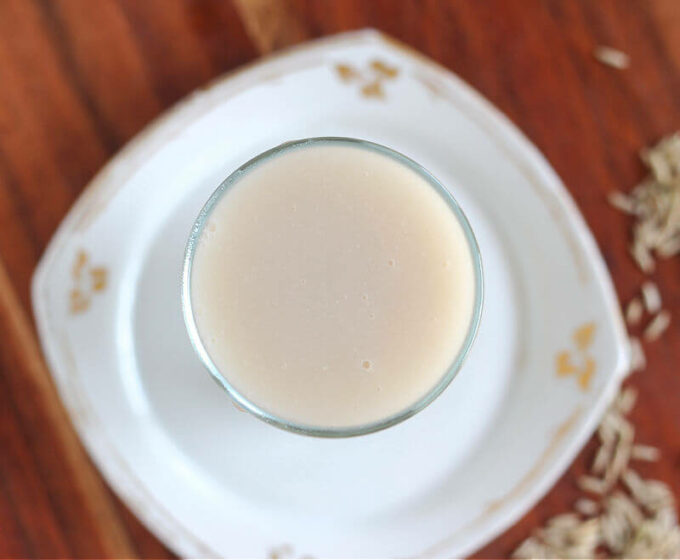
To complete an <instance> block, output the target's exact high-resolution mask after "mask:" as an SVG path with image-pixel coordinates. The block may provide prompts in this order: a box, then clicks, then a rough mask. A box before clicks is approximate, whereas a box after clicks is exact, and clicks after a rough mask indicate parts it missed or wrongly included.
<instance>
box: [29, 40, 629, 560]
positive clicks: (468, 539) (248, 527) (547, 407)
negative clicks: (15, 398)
mask: <svg viewBox="0 0 680 560" xmlns="http://www.w3.org/2000/svg"><path fill="white" fill-rule="evenodd" d="M310 136H352V137H357V138H365V139H368V140H373V141H376V142H379V143H382V144H385V145H387V146H390V147H392V148H394V149H396V150H398V151H400V152H402V153H404V154H406V155H408V156H410V157H412V158H413V159H415V160H416V161H418V162H420V163H421V164H423V165H424V166H425V167H426V168H428V169H429V170H430V171H432V172H433V173H434V174H435V175H436V176H437V177H438V178H439V179H440V180H441V181H442V183H443V184H444V185H447V186H448V188H450V190H451V191H452V192H453V194H454V196H455V197H456V199H457V200H458V201H459V202H460V204H461V206H462V207H463V209H464V210H465V212H466V214H467V215H468V217H469V219H470V222H471V224H472V226H473V229H474V230H475V232H476V235H477V237H478V240H479V244H480V247H481V251H482V258H483V261H484V267H485V283H486V302H485V311H484V316H483V319H482V326H481V329H480V332H479V337H478V340H477V342H476V344H475V346H474V348H473V351H472V353H471V355H470V357H469V360H468V362H467V363H466V365H465V367H464V368H463V370H462V372H461V373H460V374H459V375H458V377H457V378H456V379H455V380H454V382H453V383H452V384H451V386H450V387H449V388H448V389H447V390H446V391H445V392H444V394H443V395H442V396H441V397H440V398H439V399H437V400H436V401H435V403H434V404H432V405H431V406H430V407H428V408H427V409H426V410H424V411H423V412H421V413H420V414H418V415H417V416H415V417H414V418H412V419H410V420H408V421H407V422H405V423H403V424H401V425H398V426H396V427H393V428H390V429H388V430H386V431H384V432H380V433H376V434H372V435H369V436H363V437H359V438H354V439H349V440H330V441H329V440H322V439H315V438H309V437H304V436H299V435H295V434H291V433H287V432H283V431H281V430H278V429H276V428H273V427H271V426H268V425H266V424H264V423H262V422H260V421H258V420H256V419H255V418H253V417H251V416H249V415H247V414H244V413H241V412H239V411H237V410H236V409H235V408H234V407H233V406H232V405H231V404H230V401H229V399H228V397H227V395H226V394H225V393H223V392H222V391H221V390H220V389H219V388H218V387H217V385H215V384H214V383H213V382H212V381H211V380H210V378H209V375H208V374H207V372H205V371H203V369H202V367H201V365H200V363H199V361H198V358H197V357H196V356H195V355H194V354H193V351H192V349H191V346H190V344H189V342H188V339H187V336H186V332H185V329H184V324H183V322H182V316H181V310H180V274H181V266H182V256H183V251H184V245H185V242H186V239H187V236H188V234H189V230H190V227H191V224H192V222H193V220H194V218H195V216H196V215H197V213H198V211H199V209H200V207H201V206H202V204H203V202H204V201H205V200H206V199H207V197H208V196H209V194H210V193H211V192H212V190H213V189H214V188H215V187H216V186H217V185H218V184H219V183H220V181H221V180H222V179H223V178H224V177H226V176H227V175H228V174H229V173H230V172H231V171H232V170H233V169H235V168H236V167H238V166H239V165H240V164H241V163H243V162H244V161H246V160H248V159H249V158H251V157H253V156H254V155H256V154H257V153H259V152H262V151H264V150H265V149H268V148H271V147H273V146H275V145H277V144H280V143H282V142H284V141H287V140H291V139H295V138H302V137H310ZM33 301H34V306H35V315H36V320H37V324H38V328H39V333H40V338H41V341H42V345H43V348H44V351H45V354H46V356H47V359H48V361H49V364H50V366H51V369H52V372H53V375H54V378H55V381H56V383H57V386H58V388H59V391H60V394H61V396H62V398H63V400H64V403H65V405H66V407H67V408H68V410H69V412H70V414H71V418H72V420H73V422H74V424H75V426H76V429H77V430H78V432H79V434H80V436H81V438H82V440H83V442H84V444H85V446H86V447H87V449H88V450H89V452H90V454H91V456H92V458H93V459H94V461H95V462H96V463H97V465H98V467H99V468H100V469H101V472H102V473H103V475H104V476H105V477H106V479H107V480H108V482H109V483H110V484H111V486H112V487H113V488H114V489H115V491H116V492H117V493H118V494H119V495H120V496H121V497H122V498H123V500H125V502H126V503H127V504H128V505H129V506H130V508H131V509H132V510H133V511H134V512H135V513H136V514H137V515H138V516H139V517H140V518H141V519H142V520H143V521H144V522H145V523H146V524H147V526H148V527H149V528H150V529H151V530H152V531H154V532H155V533H156V534H157V535H158V536H159V537H160V538H161V539H162V540H163V541H164V542H165V543H166V544H167V545H168V546H169V547H171V548H172V549H173V550H175V551H176V552H177V553H178V554H181V555H185V556H191V557H198V556H209V557H217V556H247V557H253V556H257V557H261V556H267V555H269V554H272V553H278V554H279V555H289V556H303V555H313V556H316V557H328V556H331V557H344V556H364V557H366V556H382V557H392V556H410V557H414V556H461V555H464V554H466V553H469V552H471V551H472V550H474V549H475V548H476V547H478V546H480V545H482V544H483V543H484V542H485V541H487V540H488V539H490V538H491V537H493V536H494V535H496V534H497V533H499V532H500V531H501V530H503V529H505V528H506V527H507V526H509V525H510V524H511V523H512V522H513V521H514V520H516V519H517V518H518V517H519V516H520V515H522V514H523V513H524V512H525V511H526V510H527V509H528V508H529V507H530V506H531V505H532V504H533V503H535V502H536V500H538V498H539V497H540V496H541V495H543V493H545V492H546V491H547V490H548V489H549V488H550V486H551V485H552V484H553V483H554V482H555V480H556V479H557V478H558V476H559V475H560V474H561V473H562V472H563V471H564V470H565V469H566V468H567V466H568V465H569V463H570V462H571V461H572V459H573V458H574V456H575V455H576V453H577V452H578V450H579V449H580V447H581V446H582V445H583V443H584V442H585V441H586V439H587V438H588V436H589V435H590V434H591V432H592V431H593V429H594V428H595V426H596V424H597V422H598V420H599V418H600V416H601V414H602V412H603V411H604V408H605V406H606V405H607V404H608V402H609V400H610V398H611V397H612V396H613V394H614V393H615V391H616V389H617V387H618V384H619V382H620V379H621V378H622V376H623V374H624V372H625V371H626V369H627V366H628V361H629V349H628V344H627V338H626V335H625V329H624V327H623V324H622V321H621V317H620V313H619V310H618V304H617V301H616V298H615V295H614V293H613V290H612V285H611V281H610V278H609V276H608V275H607V271H606V269H605V266H604V263H603V261H602V258H601V257H600V255H599V253H598V251H597V248H596V245H595V243H594V241H593V238H592V236H591V234H590V233H589V231H588V230H587V228H586V225H585V223H584V221H583V219H582V218H581V216H580V215H579V213H578V211H577V209H576V207H575V206H574V203H573V201H572V200H571V198H570V197H569V195H568V194H567V192H566V191H565V189H564V187H563V186H562V184H561V182H560V180H559V178H558V177H557V176H556V175H555V173H554V172H553V170H552V169H551V168H550V166H549V165H548V163H547V162H546V161H545V159H544V158H543V157H542V156H541V154H540V153H539V152H538V151H537V150H536V148H535V147H534V146H533V145H532V144H531V143H530V142H529V141H528V140H527V139H526V138H525V137H524V136H523V135H522V134H521V133H520V132H519V131H518V130H517V129H516V128H515V127H514V126H513V125H512V124H511V123H510V122H509V121H508V120H507V119H506V118H505V117H503V116H502V115H501V114H500V113H499V112H498V111H497V110H496V109H495V108H494V107H493V106H492V105H490V104H489V103H488V102H487V101H485V100H484V99H483V98H482V97H481V96H480V95H479V94H478V93H476V92H475V91H473V90H472V89H471V88H470V87H469V86H467V85H466V84H465V83H463V82H462V81H461V80H460V79H458V78H456V77H455V76H454V75H452V74H451V73H450V72H448V71H446V70H445V69H443V68H441V67H439V66H437V65H435V64H434V63H432V62H430V61H428V60H426V59H424V58H423V57H422V56H420V55H418V54H415V53H412V52H410V51H408V50H407V49H404V48H403V47H401V46H399V45H396V44H395V43H394V42H393V41H392V40H390V39H388V38H386V37H384V36H383V35H380V34H378V33H376V32H373V31H365V32H359V33H350V34H346V35H340V36H337V37H332V38H329V39H324V40H322V41H318V42H315V43H310V44H307V45H304V46H302V47H300V48H297V49H294V50H292V51H289V52H286V53H284V54H282V55H278V56H276V57H273V58H270V59H267V60H264V61H262V62H260V63H258V64H256V65H254V66H252V67H249V68H248V69H246V70H243V71H241V72H238V73H236V74H233V75H230V76H227V77H225V78H223V79H221V80H219V81H217V82H215V83H214V84H212V85H210V86H209V87H208V88H207V89H204V90H202V91H200V92H197V93H195V94H193V95H192V96H190V97H189V98H188V99H187V100H185V101H183V102H182V103H180V104H179V105H178V106H177V107H175V108H173V109H172V110H170V111H169V112H168V113H166V114H165V115H164V116H163V117H161V118H160V119H158V120H157V121H156V122H155V123H153V124H152V125H150V126H149V127H148V128H147V129H146V130H145V131H144V132H142V133H141V134H140V135H139V136H138V137H137V138H136V139H135V140H133V141H132V142H131V143H130V144H129V145H128V146H127V147H126V148H125V149H124V150H123V151H122V152H121V153H120V154H118V155H117V156H116V157H115V158H114V159H113V160H112V161H111V162H110V163H109V164H108V165H107V166H106V167H105V168H104V169H103V170H102V171H101V172H100V173H99V175H98V176H97V177H96V178H95V179H94V180H93V181H92V184H91V185H90V186H89V187H88V188H87V190H86V191H85V193H84V194H83V195H82V197H81V198H80V199H79V201H78V202H77V203H76V204H75V206H74V207H73V209H72V210H71V212H70V213H69V215H68V216H67V217H66V219H65V220H64V222H63V224H62V225H61V227H60V228H59V230H58V232H57V233H56V235H55V236H54V238H53V240H52V241H51V243H50V245H49V247H48V249H47V251H46V252H45V255H44V256H43V258H42V261H41V263H40V265H39V267H38V270H37V271H36V273H35V277H34V282H33Z"/></svg>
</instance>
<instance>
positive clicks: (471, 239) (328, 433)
mask: <svg viewBox="0 0 680 560" xmlns="http://www.w3.org/2000/svg"><path fill="white" fill-rule="evenodd" d="M318 144H334V145H338V144H340V145H350V146H354V147H360V148H364V149H369V150H372V151H374V152H378V153H380V154H383V155H386V156H388V157H390V158H392V159H394V160H396V161H397V162H399V163H402V164H404V165H406V166H407V167H409V168H410V169H412V170H413V171H415V172H416V173H418V174H419V175H420V176H421V177H423V178H424V179H425V180H426V181H427V182H428V183H429V184H430V185H431V186H432V187H433V188H434V189H435V190H436V191H437V193H438V194H439V195H440V196H441V197H442V198H443V199H444V201H445V202H446V203H447V205H448V206H449V208H450V209H451V210H452V212H453V213H454V215H455V216H456V218H457V220H458V223H459V224H460V225H461V227H462V229H463V232H464V234H465V238H466V240H467V243H468V248H469V250H470V254H471V257H472V262H473V268H474V274H475V301H474V305H473V312H472V317H471V319H470V325H469V327H468V332H467V334H466V336H465V339H464V341H463V344H462V345H461V348H460V350H459V351H458V354H457V356H456V358H455V359H454V360H453V362H452V363H451V365H450V366H449V367H448V368H447V370H446V371H445V372H444V374H443V375H442V377H441V379H440V381H439V382H438V383H437V384H436V385H434V386H433V387H432V389H431V390H430V391H428V392H427V393H426V394H425V395H424V396H422V397H421V398H420V399H418V400H417V401H416V402H414V403H413V404H412V405H410V406H409V407H407V408H405V409H404V410H402V411H400V412H397V413H396V414H393V415H391V416H388V417H387V418H384V419H382V420H378V421H375V422H370V423H367V424H361V425H358V426H349V427H320V426H312V425H305V424H299V423H296V422H293V421H290V420H287V419H285V418H282V417H279V416H277V415H275V414H272V413H270V412H267V411H266V410H264V409H262V408H260V407H259V406H258V405H256V404H255V403H253V402H251V401H250V400H249V399H248V398H246V397H245V396H243V395H242V394H241V393H240V392H239V391H238V390H237V389H236V388H235V387H234V386H233V385H232V384H231V383H230V382H229V380H228V379H227V378H226V376H224V375H222V373H221V372H220V370H219V369H218V368H217V366H216V365H215V364H214V362H213V361H212V359H211V358H210V355H209V354H208V351H207V350H206V348H205V346H204V344H203V341H202V340H201V337H200V335H199V332H198V327H197V325H196V320H195V318H194V313H193V308H192V302H191V273H192V270H193V262H194V255H195V253H196V246H197V244H198V241H199V239H200V238H201V235H202V233H203V228H204V227H205V224H206V222H207V220H208V218H209V217H210V214H211V212H212V211H213V209H214V208H215V206H216V205H217V204H218V203H219V201H220V200H221V198H222V196H224V194H225V193H226V192H227V191H228V190H229V188H230V187H232V186H233V185H234V184H235V183H236V182H237V181H238V180H239V179H240V178H241V177H242V176H243V175H245V174H246V173H247V172H248V171H250V170H252V169H253V168H255V167H256V166H257V165H259V164H261V163H263V162H265V161H267V160H269V159H272V158H274V157H276V156H278V155H281V154H283V153H285V152H287V151H289V150H293V149H298V148H303V147H307V146H310V145H318ZM181 283H182V286H181V288H182V295H181V299H182V314H183V315H184V322H185V325H186V328H187V332H188V334H189V340H190V342H191V345H192V346H193V347H194V350H195V351H196V353H197V354H198V356H199V358H200V360H201V362H203V365H204V366H205V367H206V368H207V369H208V371H209V373H210V374H211V376H212V377H213V379H214V380H215V381H217V383H218V384H219V385H220V386H221V387H222V388H223V389H224V390H225V391H226V392H227V393H228V394H229V396H230V397H231V398H232V399H233V400H234V401H235V402H236V403H237V404H238V405H239V406H240V407H241V408H243V409H244V410H246V411H248V412H250V413H251V414H253V415H254V416H256V417H257V418H259V419H260V420H263V421H265V422H267V423H268V424H272V425H273V426H276V427H278V428H282V429H284V430H288V431H290V432H295V433H298V434H303V435H309V436H317V437H326V438H341V437H353V436H360V435H365V434H370V433H373V432H377V431H379V430H384V429H385V428H389V427H390V426H394V425H395V424H398V423H399V422H403V421H404V420H406V419H407V418H410V417H411V416H413V415H414V414H416V413H418V412H420V411H421V410H423V409H424V408H425V407H426V406H428V405H429V404H431V403H432V401H434V400H435V399H436V398H437V397H438V396H439V395H440V394H441V393H442V392H443V391H444V389H446V387H448V385H449V384H450V383H451V381H452V380H453V378H454V377H455V376H456V375H457V373H458V372H459V371H460V369H461V367H462V365H463V363H464V361H465V359H466V358H467V356H468V354H469V352H470V349H471V347H472V345H473V343H474V340H475V338H476V336H477V331H478V330H479V323H480V320H481V316H482V307H483V301H484V280H483V269H482V258H481V254H480V251H479V245H478V244H477V239H476V238H475V235H474V233H473V231H472V228H471V227H470V223H469V221H468V219H467V217H466V216H465V213H464V212H463V210H462V209H461V208H460V206H459V205H458V202H457V201H456V199H455V198H454V197H453V195H451V193H450V192H449V191H448V190H447V189H446V188H445V187H444V186H443V185H442V184H441V183H440V182H439V180H438V179H437V178H436V177H434V175H432V174H431V173H430V172H429V171H428V170H427V169H425V168H424V167H423V166H422V165H420V164H419V163H417V162H415V161H414V160H412V159H411V158H409V157H407V156H405V155H403V154H401V153H399V152H397V151H395V150H393V149H391V148H388V147H386V146H383V145H381V144H376V143H375V142H370V141H368V140H361V139H356V138H345V137H339V136H322V137H314V138H304V139H301V140H292V141H290V142H285V143H283V144H281V145H279V146H276V147H274V148H271V149H269V150H267V151H265V152H262V153H261V154H259V155H257V156H255V157H254V158H252V159H250V160H249V161H247V162H246V163H244V164H243V165H241V166H240V167H239V168H238V169H236V170H235V171H234V172H233V173H231V174H230V175H229V176H228V177H227V178H226V179H225V180H224V181H222V183H220V185H219V186H218V187H217V189H215V191H214V192H213V193H212V195H211V196H210V198H209V199H208V201H207V202H206V203H205V205H204V206H203V208H202V209H201V211H200V213H199V214H198V217H197V218H196V220H195V221H194V224H193V227H192V228H191V233H190V235H189V239H188V241H187V245H186V250H185V253H184V263H183V269H182V282H181Z"/></svg>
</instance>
